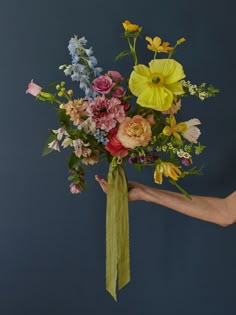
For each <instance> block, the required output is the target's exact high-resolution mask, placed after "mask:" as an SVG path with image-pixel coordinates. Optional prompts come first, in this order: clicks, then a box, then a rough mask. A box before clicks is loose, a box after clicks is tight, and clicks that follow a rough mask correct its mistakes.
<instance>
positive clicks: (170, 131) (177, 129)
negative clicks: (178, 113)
mask: <svg viewBox="0 0 236 315" xmlns="http://www.w3.org/2000/svg"><path fill="white" fill-rule="evenodd" d="M169 122H170V125H169V126H165V128H164V129H163V130H162V133H163V134H164V135H165V136H168V137H170V136H171V135H173V136H174V137H175V138H176V139H179V140H181V136H180V134H179V133H183V132H185V131H186V130H187V129H188V126H187V124H186V123H185V122H181V123H178V124H177V123H176V119H175V116H174V115H170V118H169Z"/></svg>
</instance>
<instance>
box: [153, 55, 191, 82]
mask: <svg viewBox="0 0 236 315" xmlns="http://www.w3.org/2000/svg"><path fill="white" fill-rule="evenodd" d="M149 66H150V69H151V72H154V73H155V72H156V73H161V74H162V75H163V76H164V77H165V83H166V84H170V83H175V82H177V81H179V80H181V79H183V78H185V74H184V71H183V67H182V65H181V64H180V63H178V62H177V61H175V60H173V59H154V60H152V61H150V62H149Z"/></svg>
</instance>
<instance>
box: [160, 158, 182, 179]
mask: <svg viewBox="0 0 236 315" xmlns="http://www.w3.org/2000/svg"><path fill="white" fill-rule="evenodd" d="M163 175H164V176H165V177H170V178H171V179H173V180H174V181H177V180H178V179H179V176H180V175H181V170H180V169H179V167H177V166H176V165H174V164H173V163H171V162H161V163H159V164H158V165H157V166H156V168H155V171H154V181H155V183H157V184H162V182H163Z"/></svg>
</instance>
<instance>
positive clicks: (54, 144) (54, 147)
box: [48, 140, 60, 151]
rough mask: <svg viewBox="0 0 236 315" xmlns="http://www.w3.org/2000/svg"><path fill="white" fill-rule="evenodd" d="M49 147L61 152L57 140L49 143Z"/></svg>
mask: <svg viewBox="0 0 236 315" xmlns="http://www.w3.org/2000/svg"><path fill="white" fill-rule="evenodd" d="M48 147H49V148H50V149H53V150H56V151H60V148H59V142H58V141H57V140H53V141H52V142H50V143H48Z"/></svg>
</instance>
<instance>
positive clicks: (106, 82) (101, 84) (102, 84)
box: [93, 75, 115, 94]
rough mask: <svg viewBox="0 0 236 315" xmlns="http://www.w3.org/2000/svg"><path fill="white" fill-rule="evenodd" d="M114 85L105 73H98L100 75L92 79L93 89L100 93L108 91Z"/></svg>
mask: <svg viewBox="0 0 236 315" xmlns="http://www.w3.org/2000/svg"><path fill="white" fill-rule="evenodd" d="M114 85H115V83H113V81H112V79H111V78H110V77H109V76H107V75H100V77H98V78H96V79H95V80H93V89H94V91H96V92H98V93H101V94H108V93H110V92H111V89H112V88H113V86H114Z"/></svg>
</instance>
